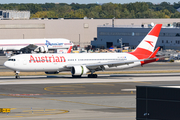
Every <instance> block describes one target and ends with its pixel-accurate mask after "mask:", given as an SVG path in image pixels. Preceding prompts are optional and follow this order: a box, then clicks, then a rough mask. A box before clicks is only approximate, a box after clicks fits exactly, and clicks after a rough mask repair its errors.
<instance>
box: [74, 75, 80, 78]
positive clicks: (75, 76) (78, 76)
mask: <svg viewBox="0 0 180 120" xmlns="http://www.w3.org/2000/svg"><path fill="white" fill-rule="evenodd" d="M72 77H73V78H81V75H72Z"/></svg>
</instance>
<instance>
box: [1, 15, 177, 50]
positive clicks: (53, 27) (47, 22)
mask: <svg viewBox="0 0 180 120" xmlns="http://www.w3.org/2000/svg"><path fill="white" fill-rule="evenodd" d="M179 21H180V19H114V27H112V19H64V18H59V19H39V18H38V19H29V20H0V40H1V39H38V38H39V39H40V38H66V39H69V40H71V41H72V42H73V43H74V44H75V45H80V47H82V48H83V47H85V46H87V45H91V41H93V42H92V45H94V44H95V45H97V47H101V46H104V47H105V48H108V47H109V46H111V45H113V46H117V47H118V46H119V45H120V40H119V39H121V38H122V43H123V44H124V45H125V46H130V47H132V48H133V47H135V46H136V45H137V44H138V43H139V42H140V41H141V40H142V39H143V37H144V36H145V34H147V33H148V31H149V30H150V29H151V28H148V27H146V26H144V28H142V27H141V25H142V24H144V25H148V24H151V23H152V22H153V23H154V24H158V23H160V24H163V26H167V25H168V24H173V22H176V23H177V22H179ZM109 26H111V27H109ZM121 26H124V27H121ZM129 26H130V27H129ZM131 26H134V27H131ZM177 33H179V29H178V28H163V29H162V31H161V35H160V39H159V40H158V44H157V45H158V46H162V47H163V48H165V49H168V48H176V49H179V46H180V42H179V41H180V38H179V36H178V34H177ZM107 42H108V43H107Z"/></svg>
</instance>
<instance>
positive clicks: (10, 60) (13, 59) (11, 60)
mask: <svg viewBox="0 0 180 120" xmlns="http://www.w3.org/2000/svg"><path fill="white" fill-rule="evenodd" d="M8 61H16V59H8Z"/></svg>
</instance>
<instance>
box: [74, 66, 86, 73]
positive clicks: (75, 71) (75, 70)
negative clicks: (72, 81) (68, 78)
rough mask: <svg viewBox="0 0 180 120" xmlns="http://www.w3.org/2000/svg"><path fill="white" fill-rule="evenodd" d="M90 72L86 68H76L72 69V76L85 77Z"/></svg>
mask: <svg viewBox="0 0 180 120" xmlns="http://www.w3.org/2000/svg"><path fill="white" fill-rule="evenodd" d="M87 72H89V69H88V68H87V67H86V66H74V67H72V68H71V73H72V75H84V74H86V73H87Z"/></svg>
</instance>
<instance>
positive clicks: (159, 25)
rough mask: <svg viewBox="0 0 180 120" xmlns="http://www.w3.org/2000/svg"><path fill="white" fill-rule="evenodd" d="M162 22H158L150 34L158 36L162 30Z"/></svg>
mask: <svg viewBox="0 0 180 120" xmlns="http://www.w3.org/2000/svg"><path fill="white" fill-rule="evenodd" d="M161 27H162V24H156V26H155V27H154V28H153V29H152V30H151V31H150V32H149V34H148V35H153V36H156V37H158V36H159V33H160V31H161Z"/></svg>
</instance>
